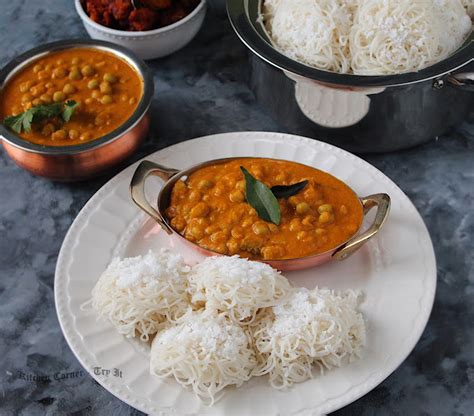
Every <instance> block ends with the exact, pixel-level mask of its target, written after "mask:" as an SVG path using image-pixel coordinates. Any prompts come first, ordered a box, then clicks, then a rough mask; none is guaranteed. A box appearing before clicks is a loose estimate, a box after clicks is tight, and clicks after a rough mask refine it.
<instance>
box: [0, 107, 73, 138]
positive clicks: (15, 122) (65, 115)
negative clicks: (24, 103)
mask: <svg viewBox="0 0 474 416" xmlns="http://www.w3.org/2000/svg"><path fill="white" fill-rule="evenodd" d="M77 105H78V104H77V103H76V102H75V101H74V100H69V101H66V102H65V103H64V104H62V103H54V104H45V105H36V106H34V107H31V108H30V109H28V110H26V111H24V112H23V113H21V114H18V115H16V116H8V117H6V118H5V119H4V120H3V124H4V125H5V126H6V127H8V128H9V129H11V130H13V131H14V132H15V133H18V134H19V133H21V132H22V130H24V131H25V132H26V133H29V132H30V131H31V124H32V123H37V122H39V121H42V120H45V119H48V118H52V117H57V116H61V118H62V120H63V121H64V122H68V121H69V120H70V119H71V117H72V115H73V113H74V110H75V109H76V107H77Z"/></svg>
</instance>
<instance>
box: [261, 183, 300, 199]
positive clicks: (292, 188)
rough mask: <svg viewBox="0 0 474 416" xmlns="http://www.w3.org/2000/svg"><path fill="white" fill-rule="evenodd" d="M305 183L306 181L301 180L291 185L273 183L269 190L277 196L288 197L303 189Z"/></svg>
mask: <svg viewBox="0 0 474 416" xmlns="http://www.w3.org/2000/svg"><path fill="white" fill-rule="evenodd" d="M306 185H308V181H301V182H298V183H294V184H292V185H275V186H272V187H271V188H270V190H271V191H272V192H273V195H275V196H276V197H277V198H289V197H290V196H293V195H296V194H297V193H298V192H299V191H301V190H303V189H304V187H305V186H306Z"/></svg>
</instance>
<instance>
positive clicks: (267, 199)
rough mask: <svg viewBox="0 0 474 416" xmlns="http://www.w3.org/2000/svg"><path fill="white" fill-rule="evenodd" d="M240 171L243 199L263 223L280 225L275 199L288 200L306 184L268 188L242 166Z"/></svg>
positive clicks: (304, 182) (278, 209)
mask: <svg viewBox="0 0 474 416" xmlns="http://www.w3.org/2000/svg"><path fill="white" fill-rule="evenodd" d="M240 170H241V171H242V173H243V174H244V177H245V197H246V199H247V202H248V203H249V204H250V206H251V207H252V208H254V209H255V210H256V211H257V214H258V216H259V217H260V218H261V219H262V220H265V221H271V222H273V223H274V224H276V225H279V224H280V220H281V213H280V205H279V204H278V200H277V198H289V197H290V196H292V195H296V194H297V193H298V192H300V191H301V190H302V189H303V188H304V187H305V186H306V185H307V184H308V181H306V180H305V181H302V182H298V183H294V184H292V185H276V186H273V187H272V188H269V187H268V186H267V185H265V184H264V183H263V182H260V181H259V180H258V179H256V178H254V177H253V176H252V175H251V174H250V172H249V171H248V170H247V169H245V168H244V167H243V166H241V167H240Z"/></svg>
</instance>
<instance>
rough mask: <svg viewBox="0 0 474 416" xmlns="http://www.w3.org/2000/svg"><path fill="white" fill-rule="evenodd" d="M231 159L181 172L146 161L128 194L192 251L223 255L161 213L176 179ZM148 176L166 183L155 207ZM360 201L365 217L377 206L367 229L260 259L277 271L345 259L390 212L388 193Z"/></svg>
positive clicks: (370, 235)
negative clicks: (313, 249)
mask: <svg viewBox="0 0 474 416" xmlns="http://www.w3.org/2000/svg"><path fill="white" fill-rule="evenodd" d="M233 159H239V158H237V157H232V158H226V159H215V160H210V161H207V162H204V163H200V164H198V165H194V166H192V167H190V168H188V169H184V170H181V171H179V170H177V169H173V168H167V167H165V166H162V165H159V164H157V163H154V162H150V161H147V160H145V161H143V162H141V163H140V164H139V165H138V167H137V169H136V170H135V173H134V174H133V177H132V181H131V183H130V193H131V196H132V199H133V201H134V202H135V204H137V205H138V207H139V208H141V209H142V210H143V211H145V212H146V213H147V214H148V215H149V216H150V217H152V218H153V219H154V220H155V221H156V222H157V223H158V224H159V225H160V226H161V228H162V229H163V230H165V232H166V233H168V234H169V235H170V236H171V237H172V238H174V239H177V240H178V241H179V242H183V243H185V244H186V245H188V246H190V247H192V248H193V249H194V250H196V251H198V252H199V253H201V254H203V255H206V256H216V255H222V254H219V253H216V252H213V251H211V250H208V249H205V248H203V247H200V246H199V245H198V244H196V243H193V242H191V241H189V240H187V239H186V238H184V237H183V236H182V235H181V234H179V233H178V232H177V231H175V230H174V229H173V228H172V227H171V226H170V224H169V223H168V221H167V220H166V217H165V216H164V215H163V213H164V212H165V210H166V208H167V207H168V206H169V203H170V200H171V191H172V189H173V186H174V184H175V183H176V181H178V180H179V179H181V178H183V177H188V176H189V175H191V174H192V173H193V172H194V171H196V170H198V169H200V168H202V167H204V166H208V165H215V164H218V163H225V162H229V161H231V160H233ZM150 175H153V176H158V177H160V178H161V179H162V180H163V181H164V182H165V183H164V185H163V187H162V188H161V190H160V193H159V194H158V202H157V208H154V207H153V206H152V205H151V204H150V203H149V202H148V200H147V198H146V196H145V181H146V179H147V177H148V176H150ZM359 201H360V203H361V205H362V209H363V212H364V216H365V215H366V214H367V213H368V212H369V211H370V210H371V209H372V208H373V207H377V212H376V214H375V218H374V220H373V222H372V224H371V225H370V227H369V228H368V229H367V230H365V231H361V229H359V230H357V231H356V232H355V233H354V235H353V236H352V237H350V238H349V239H348V240H347V241H345V242H344V243H342V244H340V245H339V246H337V247H335V248H333V249H331V250H329V251H326V252H324V253H321V254H316V255H312V256H306V257H299V258H292V259H283V260H265V261H263V260H261V261H262V262H264V263H267V264H269V265H270V266H272V267H274V268H275V269H277V270H301V269H306V268H309V267H314V266H318V265H320V264H323V263H326V262H328V261H330V260H333V259H334V260H344V259H346V258H348V257H349V256H350V255H352V254H353V253H354V252H355V251H357V250H358V249H359V248H360V247H361V246H362V245H364V244H365V243H366V242H367V241H368V240H370V239H371V238H372V237H373V236H374V235H376V234H377V233H378V232H379V231H380V229H381V228H382V226H383V225H384V223H385V220H386V219H387V216H388V213H389V211H390V197H389V196H388V195H387V194H374V195H370V196H367V197H363V198H359ZM361 227H362V226H361Z"/></svg>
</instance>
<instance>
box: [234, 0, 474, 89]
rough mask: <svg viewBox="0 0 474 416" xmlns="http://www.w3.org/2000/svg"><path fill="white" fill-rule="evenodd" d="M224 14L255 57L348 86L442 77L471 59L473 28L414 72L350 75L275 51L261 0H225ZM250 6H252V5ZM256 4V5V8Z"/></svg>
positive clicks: (379, 85) (384, 85)
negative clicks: (445, 54)
mask: <svg viewBox="0 0 474 416" xmlns="http://www.w3.org/2000/svg"><path fill="white" fill-rule="evenodd" d="M226 5H227V14H228V16H229V20H230V22H231V25H232V27H233V29H234V31H235V32H236V34H237V36H238V37H239V38H240V40H241V41H242V42H243V43H244V44H245V45H246V46H247V47H248V48H249V49H250V50H251V51H252V52H253V53H254V54H255V55H257V56H258V57H260V58H261V59H263V60H264V61H266V62H267V63H269V64H271V65H273V66H274V67H276V68H278V69H281V70H283V71H288V72H290V73H293V74H296V75H299V76H301V77H304V78H308V79H311V80H314V81H319V82H323V83H327V84H334V85H339V86H349V87H357V88H364V87H395V86H401V85H408V84H414V83H418V82H422V81H427V80H432V79H435V78H438V77H442V76H443V75H446V74H448V73H450V72H452V71H455V70H457V69H459V68H462V67H463V66H465V65H467V64H469V63H470V62H473V61H474V31H471V34H470V35H469V37H468V38H467V39H466V41H465V42H464V44H463V45H462V46H461V47H460V48H459V49H458V50H457V51H456V52H455V53H454V54H452V55H451V56H449V57H448V58H446V59H444V60H442V61H440V62H438V63H435V64H433V65H431V66H429V67H427V68H424V69H422V70H420V71H417V72H407V73H403V74H396V75H353V74H340V73H336V72H329V71H324V70H320V69H317V68H314V67H311V66H308V65H305V64H303V63H300V62H297V61H295V60H293V59H291V58H289V57H287V56H285V55H283V54H282V53H280V52H278V51H277V50H276V49H275V48H274V47H273V46H272V45H271V43H270V40H269V39H268V37H267V36H266V34H265V32H264V30H263V28H262V27H261V25H260V23H258V22H257V17H258V11H259V9H260V5H261V0H226ZM251 6H253V8H251ZM255 6H257V9H255Z"/></svg>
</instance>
